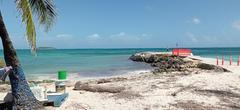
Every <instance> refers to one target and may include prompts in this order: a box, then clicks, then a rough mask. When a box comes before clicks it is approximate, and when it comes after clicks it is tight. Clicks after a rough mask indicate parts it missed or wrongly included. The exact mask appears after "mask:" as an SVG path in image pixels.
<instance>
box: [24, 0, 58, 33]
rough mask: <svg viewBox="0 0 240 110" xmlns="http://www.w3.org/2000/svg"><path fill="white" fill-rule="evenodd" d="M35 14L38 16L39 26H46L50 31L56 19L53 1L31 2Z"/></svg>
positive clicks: (38, 0) (30, 0) (35, 0)
mask: <svg viewBox="0 0 240 110" xmlns="http://www.w3.org/2000/svg"><path fill="white" fill-rule="evenodd" d="M29 3H30V6H31V8H32V11H33V13H34V14H36V15H37V17H38V20H39V24H41V25H44V26H45V29H46V31H48V30H49V29H50V28H51V26H52V25H53V23H54V21H55V19H56V11H55V10H56V9H55V5H54V4H53V1H52V0H29Z"/></svg>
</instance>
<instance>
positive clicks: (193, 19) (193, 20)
mask: <svg viewBox="0 0 240 110" xmlns="http://www.w3.org/2000/svg"><path fill="white" fill-rule="evenodd" d="M192 22H193V23H194V24H199V23H200V22H201V21H200V19H199V18H196V17H194V18H192Z"/></svg>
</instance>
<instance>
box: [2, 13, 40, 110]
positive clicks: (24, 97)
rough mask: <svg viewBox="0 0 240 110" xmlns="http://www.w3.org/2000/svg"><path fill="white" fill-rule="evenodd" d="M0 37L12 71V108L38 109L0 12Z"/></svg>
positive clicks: (7, 62) (37, 102) (38, 104)
mask: <svg viewBox="0 0 240 110" xmlns="http://www.w3.org/2000/svg"><path fill="white" fill-rule="evenodd" d="M0 37H1V39H2V44H3V54H4V59H5V62H6V65H7V66H12V67H13V71H12V72H11V73H10V74H9V78H10V83H11V89H12V95H13V102H12V105H13V107H12V108H13V109H38V108H39V107H41V106H40V103H39V101H37V99H36V98H35V97H34V95H33V93H32V91H31V90H30V87H29V86H28V83H27V80H26V78H25V75H24V72H23V69H22V67H21V65H20V62H19V60H18V57H17V53H16V50H15V48H14V47H13V45H12V42H11V40H10V38H9V35H8V32H7V29H6V27H5V24H4V21H3V18H2V15H1V12H0Z"/></svg>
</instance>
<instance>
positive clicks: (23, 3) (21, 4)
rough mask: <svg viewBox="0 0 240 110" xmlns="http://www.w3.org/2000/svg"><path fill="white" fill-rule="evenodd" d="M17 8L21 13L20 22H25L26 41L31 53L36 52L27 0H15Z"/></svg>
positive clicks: (34, 32)
mask: <svg viewBox="0 0 240 110" xmlns="http://www.w3.org/2000/svg"><path fill="white" fill-rule="evenodd" d="M15 2H16V4H17V8H18V9H19V12H20V13H21V15H22V22H24V23H25V24H26V31H27V32H26V36H27V41H28V43H29V45H30V47H31V50H32V52H33V53H35V52H36V30H35V25H34V21H33V15H32V10H31V6H30V3H29V1H28V0H16V1H15Z"/></svg>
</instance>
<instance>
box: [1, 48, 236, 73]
mask: <svg viewBox="0 0 240 110" xmlns="http://www.w3.org/2000/svg"><path fill="white" fill-rule="evenodd" d="M191 49H192V51H193V54H194V55H198V56H202V57H210V58H216V56H219V57H221V56H222V55H224V56H225V59H226V60H228V59H229V56H230V55H232V56H233V60H234V61H237V59H238V56H239V55H240V48H191ZM169 50H170V51H171V49H169ZM144 51H166V49H165V48H139V49H136V48H134V49H52V50H39V51H38V52H37V56H33V55H32V54H31V53H30V51H29V50H27V49H25V50H24V49H23V50H17V53H18V56H19V58H20V61H21V64H22V66H23V68H24V71H25V74H26V75H27V76H28V77H33V76H38V74H40V75H45V76H48V75H52V74H54V75H55V74H57V71H58V70H67V71H68V73H77V74H78V75H79V76H81V77H99V76H112V75H120V74H124V73H127V72H131V71H138V70H149V69H151V67H150V66H149V65H147V64H144V63H138V62H132V61H130V60H129V59H128V58H129V57H130V56H131V55H132V54H134V53H137V52H144ZM0 52H1V53H2V50H1V51H0ZM0 57H3V54H1V55H0Z"/></svg>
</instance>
